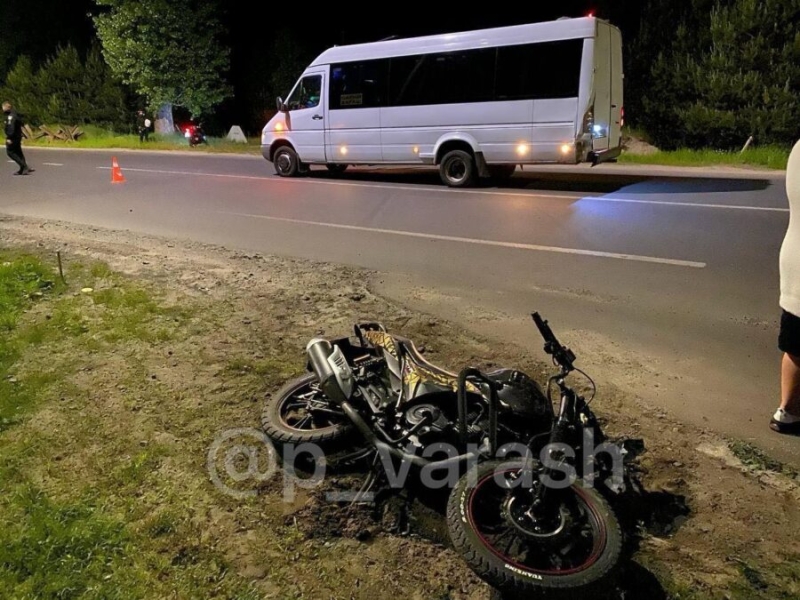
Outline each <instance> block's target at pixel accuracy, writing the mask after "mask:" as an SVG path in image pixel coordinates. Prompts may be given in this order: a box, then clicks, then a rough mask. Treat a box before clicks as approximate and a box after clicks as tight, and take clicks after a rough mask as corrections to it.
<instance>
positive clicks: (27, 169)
mask: <svg viewBox="0 0 800 600" xmlns="http://www.w3.org/2000/svg"><path fill="white" fill-rule="evenodd" d="M14 152H16V153H17V154H18V155H19V157H20V158H21V159H22V163H23V164H24V165H25V167H24V168H23V169H22V174H23V175H27V174H28V173H33V169H31V167H30V165H29V164H28V161H27V160H26V158H25V154H24V153H23V152H22V143H20V142H17V145H16V147H15V148H14Z"/></svg>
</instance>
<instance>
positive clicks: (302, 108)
mask: <svg viewBox="0 0 800 600" xmlns="http://www.w3.org/2000/svg"><path fill="white" fill-rule="evenodd" d="M325 90H326V85H325V72H324V71H323V70H320V71H306V72H305V73H304V74H303V76H302V77H301V78H300V80H299V81H298V82H297V83H296V84H295V86H294V89H292V92H291V94H289V97H288V98H287V99H286V102H285V105H286V109H287V110H288V112H287V114H286V128H287V129H288V131H289V135H288V136H287V137H289V139H291V141H292V143H293V144H294V149H295V151H296V152H297V155H298V157H299V158H300V160H301V161H303V162H306V163H324V162H325V97H324V95H325Z"/></svg>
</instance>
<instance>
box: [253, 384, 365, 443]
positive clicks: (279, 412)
mask: <svg viewBox="0 0 800 600" xmlns="http://www.w3.org/2000/svg"><path fill="white" fill-rule="evenodd" d="M261 426H262V427H263V429H264V433H266V434H267V436H268V437H269V438H270V439H272V440H273V441H275V442H278V443H280V444H303V443H315V444H323V443H330V442H333V441H335V440H340V439H342V438H344V437H346V436H348V435H349V434H350V433H352V431H353V426H352V424H351V423H350V421H349V419H348V418H347V416H346V415H345V414H344V413H343V412H341V411H339V410H337V409H336V406H335V405H334V404H333V402H331V401H330V400H328V398H327V397H326V396H325V394H324V393H323V392H322V390H321V389H320V388H319V384H318V383H317V377H316V375H314V374H313V373H309V374H307V375H303V376H302V377H298V378H297V379H292V380H291V381H288V382H287V383H286V384H285V385H284V386H283V387H282V388H281V389H280V390H278V391H277V392H276V393H275V394H273V395H272V396H271V397H269V398H268V399H267V401H266V402H265V403H264V410H263V411H262V413H261Z"/></svg>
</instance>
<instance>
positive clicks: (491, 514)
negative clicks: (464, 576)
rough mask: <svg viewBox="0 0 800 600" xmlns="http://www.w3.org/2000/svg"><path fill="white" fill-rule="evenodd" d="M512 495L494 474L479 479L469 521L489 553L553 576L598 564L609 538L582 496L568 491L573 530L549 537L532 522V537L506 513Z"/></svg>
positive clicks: (520, 566)
mask: <svg viewBox="0 0 800 600" xmlns="http://www.w3.org/2000/svg"><path fill="white" fill-rule="evenodd" d="M513 493H515V492H513V491H508V490H505V489H503V488H501V487H500V486H498V485H497V484H496V483H495V481H494V477H493V476H492V475H489V476H486V477H484V478H483V479H482V480H480V481H479V482H478V484H477V486H476V487H475V489H474V490H473V492H472V496H471V499H470V514H469V518H470V520H471V522H472V525H473V527H474V529H475V531H476V532H477V533H478V535H479V536H481V537H482V538H483V540H484V543H485V544H486V546H487V548H488V549H489V550H490V551H492V552H493V553H495V554H496V555H497V556H498V557H499V558H501V559H502V560H504V561H507V562H508V563H509V564H513V565H514V566H516V567H517V568H521V569H525V570H528V571H532V572H536V573H548V574H552V575H558V574H562V573H565V572H577V571H580V570H583V569H585V568H588V567H590V566H591V565H592V564H593V563H594V562H595V560H596V559H597V557H598V556H599V555H600V553H601V552H602V550H603V547H604V545H605V541H606V539H605V538H606V535H605V531H604V528H603V527H602V524H601V523H600V521H599V519H597V518H596V517H595V515H594V514H593V513H592V511H591V510H590V509H589V507H588V506H587V505H586V503H585V502H582V501H581V497H580V496H579V495H577V494H575V493H572V491H571V490H569V491H568V494H569V495H568V499H569V501H567V502H566V504H567V505H568V506H567V510H568V511H569V516H570V517H571V519H572V527H570V528H569V529H568V530H565V531H563V532H562V533H560V534H556V535H554V536H553V537H552V538H550V537H547V532H546V531H543V532H541V533H536V532H534V531H533V526H534V524H533V522H531V523H530V528H531V536H526V535H525V534H524V532H521V531H520V530H519V529H518V528H517V527H515V526H514V525H513V524H512V523H511V517H510V515H508V514H504V513H506V512H507V508H506V505H507V504H508V502H509V498H510V495H511V494H513ZM517 493H521V494H525V493H526V492H517ZM565 496H566V494H565ZM498 521H503V526H500V527H498V526H497V525H496V523H497V522H498ZM487 524H488V525H487ZM498 530H499V531H498ZM534 535H536V536H537V537H536V538H534V537H533V536H534ZM539 536H540V537H539Z"/></svg>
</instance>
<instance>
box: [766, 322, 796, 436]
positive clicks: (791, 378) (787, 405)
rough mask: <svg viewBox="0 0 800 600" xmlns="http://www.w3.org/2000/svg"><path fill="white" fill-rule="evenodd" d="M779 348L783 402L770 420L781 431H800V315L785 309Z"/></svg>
mask: <svg viewBox="0 0 800 600" xmlns="http://www.w3.org/2000/svg"><path fill="white" fill-rule="evenodd" d="M778 348H780V350H782V351H783V358H782V360H781V404H780V407H779V408H778V410H777V411H775V414H774V415H773V417H772V420H771V421H770V424H769V426H770V428H771V429H773V430H774V431H777V432H778V433H791V434H797V435H800V317H797V316H795V315H793V314H791V313H789V312H786V311H784V312H783V314H782V315H781V330H780V334H779V336H778Z"/></svg>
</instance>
